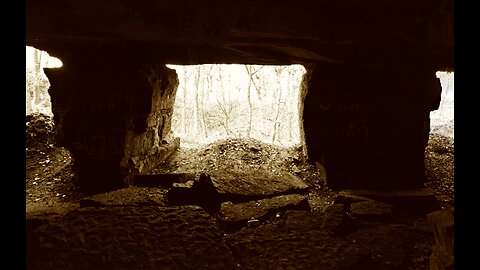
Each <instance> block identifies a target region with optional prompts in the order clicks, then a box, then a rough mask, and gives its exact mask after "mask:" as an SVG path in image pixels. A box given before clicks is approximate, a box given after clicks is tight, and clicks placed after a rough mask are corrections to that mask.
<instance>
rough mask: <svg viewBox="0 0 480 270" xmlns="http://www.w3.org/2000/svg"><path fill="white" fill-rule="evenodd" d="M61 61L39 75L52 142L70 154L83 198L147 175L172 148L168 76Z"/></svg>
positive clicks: (172, 80)
mask: <svg viewBox="0 0 480 270" xmlns="http://www.w3.org/2000/svg"><path fill="white" fill-rule="evenodd" d="M62 61H63V63H64V65H63V67H62V68H60V69H48V70H45V72H46V74H47V76H48V78H49V80H50V83H51V87H50V89H49V93H50V96H51V101H52V111H53V114H54V121H55V127H56V131H57V137H56V139H57V144H58V145H59V146H65V147H66V148H68V149H69V150H70V152H71V155H72V157H73V160H74V161H73V163H74V167H73V170H74V174H75V177H76V178H77V180H78V183H79V185H80V187H81V189H82V190H83V192H84V193H86V194H94V193H100V192H106V191H110V190H114V189H118V188H122V187H126V186H128V185H129V184H130V183H131V182H130V181H131V179H132V177H133V175H134V174H137V173H147V172H148V170H151V169H152V168H153V167H155V166H154V165H155V164H154V163H157V164H158V163H159V162H161V161H162V158H163V159H165V158H166V157H168V155H167V154H168V153H167V152H170V153H171V152H172V151H171V149H172V148H174V147H175V146H176V147H178V144H179V140H178V139H176V140H175V139H174V138H172V137H171V135H169V131H170V123H171V115H172V110H173V104H174V101H175V94H176V89H177V86H178V77H177V75H176V73H175V71H174V70H170V69H168V68H166V67H165V66H164V65H158V66H152V65H143V64H139V63H131V62H129V63H127V62H121V61H110V60H105V59H103V60H102V59H93V58H91V59H89V61H86V60H83V59H62ZM172 145H173V147H172ZM167 146H168V147H167ZM166 149H170V151H166Z"/></svg>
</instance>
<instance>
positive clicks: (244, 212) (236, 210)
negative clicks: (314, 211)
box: [220, 194, 310, 226]
mask: <svg viewBox="0 0 480 270" xmlns="http://www.w3.org/2000/svg"><path fill="white" fill-rule="evenodd" d="M287 209H305V210H309V209H310V206H309V204H308V200H307V197H306V196H305V195H300V194H290V195H282V196H277V197H273V198H270V199H263V200H258V201H250V202H246V203H232V202H224V203H222V205H221V208H220V219H221V221H222V223H224V225H225V226H242V225H245V224H246V223H248V222H252V221H254V222H255V221H256V222H258V221H260V220H264V219H265V218H266V217H267V215H269V214H270V215H275V214H277V213H278V211H285V210H287Z"/></svg>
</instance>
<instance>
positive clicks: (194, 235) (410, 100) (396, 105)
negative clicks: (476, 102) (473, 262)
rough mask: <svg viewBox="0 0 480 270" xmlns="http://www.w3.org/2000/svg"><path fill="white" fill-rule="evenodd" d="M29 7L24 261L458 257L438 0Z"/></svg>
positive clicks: (48, 266)
mask: <svg viewBox="0 0 480 270" xmlns="http://www.w3.org/2000/svg"><path fill="white" fill-rule="evenodd" d="M25 8H26V10H25V14H26V33H25V41H26V44H25V48H26V64H25V68H26V71H25V80H26V87H25V88H26V89H25V90H26V94H25V101H26V105H25V109H26V117H25V120H26V129H25V166H26V167H25V176H26V184H25V211H26V212H25V213H26V216H25V217H26V220H25V224H26V228H25V229H26V249H25V264H26V269H29V270H30V269H31V270H68V269H72V270H83V269H85V270H96V269H111V270H130V269H142V270H143V269H155V270H156V269H168V270H176V269H178V270H184V269H192V270H200V269H214V270H217V269H222V270H223V269H225V270H231V269H236V270H243V269H245V270H261V269H265V270H266V269H269V270H270V269H272V270H282V269H283V270H295V269H297V270H300V269H305V270H311V269H319V270H347V269H348V270H453V269H454V266H455V263H454V216H455V215H454V213H455V209H454V195H455V189H454V187H455V181H454V95H455V94H454V59H453V54H454V44H453V43H454V33H453V32H454V31H453V29H454V22H453V16H454V12H453V0H435V1H434V0H419V1H410V0H408V1H400V0H391V1H378V0H365V1H355V0H345V1H325V0H319V1H312V0H298V1H273V0H265V1H251V0H247V1H220V0H208V1H193V0H177V1H166V0H145V1H125V0H102V1H93V0H62V1H60V0H52V1H38V0H27V1H26V6H25ZM22 53H23V47H22ZM457 75H459V74H457ZM457 78H458V76H457ZM457 101H458V100H457ZM22 115H23V113H22Z"/></svg>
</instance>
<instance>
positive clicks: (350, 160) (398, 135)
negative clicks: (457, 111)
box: [303, 65, 441, 189]
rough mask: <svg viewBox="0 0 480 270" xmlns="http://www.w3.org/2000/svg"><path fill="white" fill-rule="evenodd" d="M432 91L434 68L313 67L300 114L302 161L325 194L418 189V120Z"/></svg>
mask: <svg viewBox="0 0 480 270" xmlns="http://www.w3.org/2000/svg"><path fill="white" fill-rule="evenodd" d="M440 91H441V85H440V82H439V81H438V79H437V78H436V76H435V71H434V70H423V69H400V68H399V69H392V68H380V67H346V66H334V65H322V66H317V67H315V69H314V71H313V72H312V74H311V79H310V87H309V90H308V93H307V95H306V97H305V101H304V102H305V103H304V116H303V118H304V132H305V142H306V145H307V150H308V157H309V159H310V161H313V162H320V163H321V164H322V165H324V167H325V169H326V173H327V184H328V186H329V187H331V188H333V189H344V188H353V189H355V188H358V189H410V188H420V187H424V186H423V183H424V180H425V168H424V151H425V146H426V142H428V130H427V131H426V130H425V129H426V128H427V127H428V125H427V126H426V125H425V123H426V122H428V121H427V120H428V119H425V117H426V116H427V117H428V112H429V111H430V110H431V109H432V108H434V107H435V104H437V103H438V102H439V99H438V97H439V95H440ZM437 106H438V104H437Z"/></svg>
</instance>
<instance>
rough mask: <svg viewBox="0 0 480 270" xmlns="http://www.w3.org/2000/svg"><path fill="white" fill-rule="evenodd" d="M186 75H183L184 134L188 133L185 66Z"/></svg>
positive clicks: (184, 69)
mask: <svg viewBox="0 0 480 270" xmlns="http://www.w3.org/2000/svg"><path fill="white" fill-rule="evenodd" d="M183 72H184V77H183V82H184V83H183V108H182V121H183V123H182V125H183V134H187V81H188V80H187V75H188V71H187V68H186V67H184V68H183Z"/></svg>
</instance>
